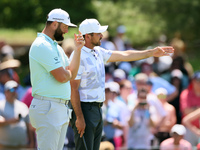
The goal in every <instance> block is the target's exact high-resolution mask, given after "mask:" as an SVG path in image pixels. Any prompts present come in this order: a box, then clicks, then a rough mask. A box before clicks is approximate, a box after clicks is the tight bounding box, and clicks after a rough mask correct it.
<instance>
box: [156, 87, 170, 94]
mask: <svg viewBox="0 0 200 150" xmlns="http://www.w3.org/2000/svg"><path fill="white" fill-rule="evenodd" d="M155 94H156V95H160V94H163V95H167V94H168V93H167V90H166V89H165V88H162V87H161V88H158V89H156V90H155Z"/></svg>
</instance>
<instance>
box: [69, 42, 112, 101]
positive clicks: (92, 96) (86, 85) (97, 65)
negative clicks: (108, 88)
mask: <svg viewBox="0 0 200 150" xmlns="http://www.w3.org/2000/svg"><path fill="white" fill-rule="evenodd" d="M94 50H95V52H92V50H91V49H89V48H87V47H85V46H83V48H82V51H81V62H80V66H79V70H78V74H77V76H76V79H75V80H81V81H80V86H79V94H80V101H81V102H103V101H104V100H105V66H104V64H105V63H106V62H107V61H108V59H109V58H110V56H111V54H112V51H111V50H105V49H104V48H101V47H99V46H96V47H94ZM73 54H74V53H72V55H71V56H70V59H72V56H73Z"/></svg>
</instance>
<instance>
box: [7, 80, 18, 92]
mask: <svg viewBox="0 0 200 150" xmlns="http://www.w3.org/2000/svg"><path fill="white" fill-rule="evenodd" d="M17 86H18V83H17V82H15V81H14V80H10V81H7V82H6V83H5V85H4V90H5V91H7V90H10V89H13V88H17Z"/></svg>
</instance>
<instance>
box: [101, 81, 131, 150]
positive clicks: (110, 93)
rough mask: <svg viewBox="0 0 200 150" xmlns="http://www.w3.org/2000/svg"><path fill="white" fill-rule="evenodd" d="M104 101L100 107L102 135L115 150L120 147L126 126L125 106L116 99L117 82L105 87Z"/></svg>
mask: <svg viewBox="0 0 200 150" xmlns="http://www.w3.org/2000/svg"><path fill="white" fill-rule="evenodd" d="M105 90H106V100H105V101H104V104H103V106H102V111H103V120H104V129H103V130H104V133H105V136H106V139H107V140H108V141H110V142H111V143H113V145H114V146H115V148H116V149H118V148H119V147H121V146H122V142H123V139H124V138H123V131H124V130H123V129H124V127H125V124H126V119H125V118H126V117H125V116H127V113H126V110H127V108H126V105H125V104H124V103H123V102H121V101H119V100H118V99H116V97H117V96H118V94H119V90H120V87H119V84H118V83H117V82H108V83H106V85H105Z"/></svg>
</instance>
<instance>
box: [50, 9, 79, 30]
mask: <svg viewBox="0 0 200 150" xmlns="http://www.w3.org/2000/svg"><path fill="white" fill-rule="evenodd" d="M47 21H57V22H62V23H64V24H66V25H68V26H70V27H77V25H75V24H73V23H71V22H70V17H69V14H68V13H67V12H66V11H64V10H62V9H60V8H56V9H53V10H52V11H50V13H49V14H48V18H47Z"/></svg>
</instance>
